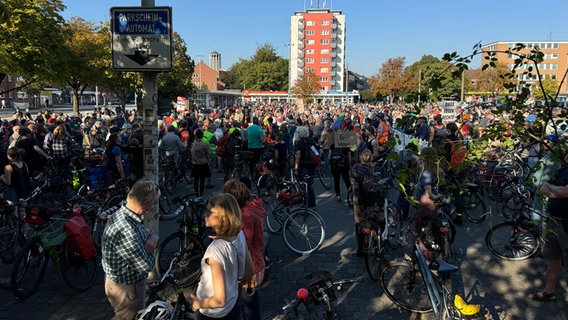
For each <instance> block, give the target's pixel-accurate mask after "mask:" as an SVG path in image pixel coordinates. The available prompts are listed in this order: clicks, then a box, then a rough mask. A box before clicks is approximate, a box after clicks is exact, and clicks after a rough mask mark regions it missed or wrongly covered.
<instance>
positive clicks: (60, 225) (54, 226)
mask: <svg viewBox="0 0 568 320" xmlns="http://www.w3.org/2000/svg"><path fill="white" fill-rule="evenodd" d="M65 222H67V220H54V221H52V222H51V223H49V224H48V225H46V226H45V228H42V229H41V230H40V231H38V233H37V234H38V236H39V238H40V239H41V244H42V245H43V246H44V247H52V246H55V245H58V244H60V243H62V242H63V241H65V238H67V233H65V229H64V226H65Z"/></svg>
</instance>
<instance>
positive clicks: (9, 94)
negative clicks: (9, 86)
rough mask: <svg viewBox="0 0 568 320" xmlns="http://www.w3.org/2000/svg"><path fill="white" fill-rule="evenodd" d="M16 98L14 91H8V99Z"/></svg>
mask: <svg viewBox="0 0 568 320" xmlns="http://www.w3.org/2000/svg"><path fill="white" fill-rule="evenodd" d="M12 98H14V91H10V92H8V99H12Z"/></svg>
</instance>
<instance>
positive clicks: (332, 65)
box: [329, 62, 337, 68]
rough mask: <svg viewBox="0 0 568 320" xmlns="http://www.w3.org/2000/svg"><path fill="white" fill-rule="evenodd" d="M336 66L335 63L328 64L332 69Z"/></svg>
mask: <svg viewBox="0 0 568 320" xmlns="http://www.w3.org/2000/svg"><path fill="white" fill-rule="evenodd" d="M336 65H337V63H335V62H330V63H329V66H330V67H332V68H333V67H335V66H336Z"/></svg>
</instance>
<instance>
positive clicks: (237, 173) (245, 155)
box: [230, 149, 253, 180]
mask: <svg viewBox="0 0 568 320" xmlns="http://www.w3.org/2000/svg"><path fill="white" fill-rule="evenodd" d="M252 158H253V152H252V151H245V150H240V149H239V150H237V152H235V156H234V161H235V162H234V163H235V166H234V168H233V169H232V170H231V173H230V177H231V179H234V180H240V178H243V177H247V178H250V162H251V161H252Z"/></svg>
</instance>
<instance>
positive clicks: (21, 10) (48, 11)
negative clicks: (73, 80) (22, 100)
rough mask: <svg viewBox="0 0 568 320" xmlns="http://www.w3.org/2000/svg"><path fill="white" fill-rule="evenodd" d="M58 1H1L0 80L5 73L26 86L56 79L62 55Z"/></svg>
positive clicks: (63, 21)
mask: <svg viewBox="0 0 568 320" xmlns="http://www.w3.org/2000/svg"><path fill="white" fill-rule="evenodd" d="M64 9H65V6H64V5H63V3H62V2H61V1H60V0H2V1H0V80H2V79H4V77H5V76H6V74H7V73H12V74H14V75H18V76H20V77H23V78H24V79H25V81H26V83H25V84H22V86H26V85H27V83H30V82H34V81H39V82H44V83H46V82H49V81H51V80H52V79H56V78H57V77H58V75H59V71H60V68H61V61H60V58H61V57H62V56H63V55H64V52H65V51H64V48H62V46H61V44H62V43H63V42H64V39H66V37H67V36H66V35H65V32H64V25H65V19H64V18H63V17H62V16H61V14H60V12H61V11H63V10H64Z"/></svg>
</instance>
